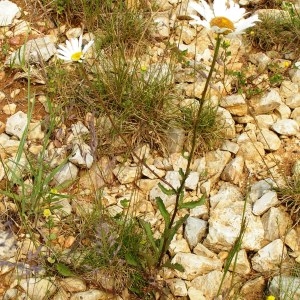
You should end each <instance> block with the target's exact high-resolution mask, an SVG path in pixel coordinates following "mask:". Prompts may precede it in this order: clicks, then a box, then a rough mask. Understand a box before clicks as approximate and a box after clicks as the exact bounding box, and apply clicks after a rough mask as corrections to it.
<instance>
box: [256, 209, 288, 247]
mask: <svg viewBox="0 0 300 300" xmlns="http://www.w3.org/2000/svg"><path fill="white" fill-rule="evenodd" d="M261 221H262V224H263V226H264V230H265V239H266V240H268V241H270V242H271V241H274V240H276V239H279V238H281V237H283V236H284V235H285V234H286V232H287V230H288V228H289V227H290V226H291V225H292V220H291V218H290V216H289V214H288V213H287V212H285V211H284V209H282V208H281V207H271V208H270V209H269V210H268V211H267V212H266V213H265V214H264V215H263V216H262V217H261Z"/></svg>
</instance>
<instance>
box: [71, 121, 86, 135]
mask: <svg viewBox="0 0 300 300" xmlns="http://www.w3.org/2000/svg"><path fill="white" fill-rule="evenodd" d="M71 130H72V133H73V135H74V136H75V137H81V136H83V135H86V134H89V133H90V131H89V130H88V128H87V127H86V126H85V125H84V124H83V123H82V122H81V121H78V122H77V123H76V124H72V125H71Z"/></svg>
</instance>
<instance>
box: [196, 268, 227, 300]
mask: <svg viewBox="0 0 300 300" xmlns="http://www.w3.org/2000/svg"><path fill="white" fill-rule="evenodd" d="M229 274H230V273H227V275H226V276H225V279H224V281H223V284H222V289H221V291H223V290H226V289H228V288H229V285H230V275H229ZM223 275H224V274H223V272H222V271H219V270H213V271H212V272H210V273H208V274H206V275H203V276H198V277H196V278H195V279H193V280H192V282H191V286H192V287H194V288H195V289H197V290H200V291H201V293H202V294H203V295H204V296H205V299H211V300H212V299H215V297H216V296H217V293H218V290H219V287H220V284H221V281H222V278H223Z"/></svg>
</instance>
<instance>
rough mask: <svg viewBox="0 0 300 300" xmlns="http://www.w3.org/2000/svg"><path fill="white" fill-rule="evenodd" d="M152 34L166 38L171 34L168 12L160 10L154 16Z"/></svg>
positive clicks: (155, 36)
mask: <svg viewBox="0 0 300 300" xmlns="http://www.w3.org/2000/svg"><path fill="white" fill-rule="evenodd" d="M153 23H154V25H153V26H152V28H151V31H150V32H151V36H152V37H154V38H157V39H166V38H168V37H169V35H170V19H169V13H168V12H166V13H165V12H158V13H156V14H155V16H154V18H153Z"/></svg>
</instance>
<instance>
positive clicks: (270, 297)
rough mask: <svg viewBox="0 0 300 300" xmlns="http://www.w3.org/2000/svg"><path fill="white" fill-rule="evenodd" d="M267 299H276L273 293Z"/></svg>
mask: <svg viewBox="0 0 300 300" xmlns="http://www.w3.org/2000/svg"><path fill="white" fill-rule="evenodd" d="M266 300H276V299H275V297H274V296H273V295H270V296H267V298H266Z"/></svg>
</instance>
